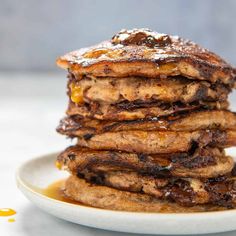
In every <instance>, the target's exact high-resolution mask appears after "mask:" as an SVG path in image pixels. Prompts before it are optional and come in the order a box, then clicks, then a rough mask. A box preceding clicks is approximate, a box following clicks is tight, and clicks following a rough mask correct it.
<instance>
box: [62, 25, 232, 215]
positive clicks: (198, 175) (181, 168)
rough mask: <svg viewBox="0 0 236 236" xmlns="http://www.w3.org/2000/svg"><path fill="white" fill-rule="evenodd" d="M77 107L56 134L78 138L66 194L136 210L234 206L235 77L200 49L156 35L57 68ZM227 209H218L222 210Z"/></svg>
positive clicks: (138, 35)
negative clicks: (231, 149) (65, 78)
mask: <svg viewBox="0 0 236 236" xmlns="http://www.w3.org/2000/svg"><path fill="white" fill-rule="evenodd" d="M57 64H58V65H59V66H60V67H62V68H64V69H67V70H68V72H69V75H68V78H69V81H68V96H69V99H70V100H69V107H68V109H67V112H66V114H67V117H65V118H64V119H63V120H61V122H60V125H59V126H58V128H57V131H58V132H59V133H61V134H64V135H67V136H68V137H72V138H77V144H76V145H75V146H72V147H69V148H67V149H66V150H65V151H64V152H62V153H61V154H60V155H59V156H58V160H57V165H58V166H59V167H60V168H62V169H66V170H68V171H69V172H70V173H71V177H69V179H68V180H67V181H66V184H65V190H64V192H65V194H66V195H67V196H68V197H70V198H72V199H74V200H77V201H79V202H82V203H84V204H87V205H91V206H95V207H101V208H108V209H114V210H129V211H153V212H162V211H175V212H176V211H177V212H178V211H179V212H183V211H195V210H196V211H204V210H209V209H221V208H234V207H235V206H236V182H235V177H234V176H235V174H236V173H234V172H236V170H234V161H233V159H232V158H231V157H230V156H227V155H226V154H225V151H224V148H227V147H231V146H234V145H236V114H235V113H233V112H231V111H229V110H228V106H229V103H228V100H227V99H228V94H229V93H230V92H231V90H232V88H234V87H235V85H236V70H235V69H234V68H233V67H232V66H231V65H229V64H227V63H226V62H225V61H224V60H223V59H221V58H220V57H219V56H217V55H215V54H214V53H212V52H210V51H208V50H206V49H204V48H202V47H200V46H198V45H197V44H195V43H193V42H191V41H188V40H184V39H182V38H179V37H177V36H169V35H166V34H159V33H157V32H153V31H150V30H147V29H133V30H122V31H120V32H119V33H118V34H116V35H114V36H113V37H112V39H111V40H109V41H105V42H102V43H100V44H98V45H96V46H93V47H90V48H83V49H80V50H78V51H74V52H71V53H69V54H67V55H65V56H63V57H61V58H59V59H58V60H57ZM216 206H219V208H216Z"/></svg>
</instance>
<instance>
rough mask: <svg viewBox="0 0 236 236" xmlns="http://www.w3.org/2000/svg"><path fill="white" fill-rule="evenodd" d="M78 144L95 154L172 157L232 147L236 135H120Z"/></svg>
mask: <svg viewBox="0 0 236 236" xmlns="http://www.w3.org/2000/svg"><path fill="white" fill-rule="evenodd" d="M77 144H78V145H79V146H83V147H87V148H91V149H95V150H119V151H125V152H137V153H147V154H155V153H175V152H186V151H188V150H190V148H191V147H192V145H193V144H194V145H198V146H199V147H205V146H207V145H212V146H217V147H231V146H234V145H235V144H236V131H230V130H227V131H220V130H200V131H193V132H173V131H119V132H107V133H103V134H97V135H93V136H84V137H79V138H78V142H77Z"/></svg>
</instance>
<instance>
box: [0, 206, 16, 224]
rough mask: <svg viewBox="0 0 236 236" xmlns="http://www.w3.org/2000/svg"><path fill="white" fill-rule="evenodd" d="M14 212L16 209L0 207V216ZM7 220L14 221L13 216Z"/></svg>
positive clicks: (11, 214) (13, 213) (10, 214)
mask: <svg viewBox="0 0 236 236" xmlns="http://www.w3.org/2000/svg"><path fill="white" fill-rule="evenodd" d="M15 214H16V211H15V210H13V209H11V208H0V217H8V216H13V215H15ZM8 222H11V223H12V222H15V219H14V218H9V219H8Z"/></svg>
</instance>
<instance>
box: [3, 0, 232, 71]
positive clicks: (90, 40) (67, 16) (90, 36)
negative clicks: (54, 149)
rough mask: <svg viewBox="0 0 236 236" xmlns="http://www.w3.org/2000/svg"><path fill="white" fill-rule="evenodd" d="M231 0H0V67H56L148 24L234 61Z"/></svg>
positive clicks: (35, 68) (4, 69) (32, 68)
mask: <svg viewBox="0 0 236 236" xmlns="http://www.w3.org/2000/svg"><path fill="white" fill-rule="evenodd" d="M235 22H236V1H235V0H198V1H190V0H161V1H159V0H119V1H118V0H67V1H65V0H41V1H39V0H21V1H19V0H0V70H1V71H14V70H16V71H19V70H21V71H25V70H26V71H28V70H30V71H48V70H58V69H57V68H56V66H55V58H56V57H58V56H59V55H61V54H64V53H66V52H67V51H71V50H74V49H77V48H80V47H83V46H88V45H91V44H94V43H97V42H99V41H101V40H104V39H107V38H110V37H111V36H112V35H113V33H114V32H117V31H119V30H120V29H121V28H133V27H148V28H151V29H154V30H156V31H160V32H164V33H170V34H178V35H180V36H183V37H186V38H190V39H192V40H194V41H196V42H198V43H200V44H202V45H203V46H205V47H207V48H209V49H211V50H213V51H215V52H216V53H219V54H220V55H222V56H223V57H224V58H225V59H227V60H228V61H230V62H231V63H232V64H234V65H236V56H235V55H236V46H235V44H236V27H235Z"/></svg>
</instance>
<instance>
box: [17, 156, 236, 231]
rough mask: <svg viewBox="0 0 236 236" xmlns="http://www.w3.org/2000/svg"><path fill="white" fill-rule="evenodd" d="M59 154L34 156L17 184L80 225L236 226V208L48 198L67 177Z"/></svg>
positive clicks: (172, 228) (48, 209)
mask: <svg viewBox="0 0 236 236" xmlns="http://www.w3.org/2000/svg"><path fill="white" fill-rule="evenodd" d="M56 155H57V154H55V153H54V154H50V155H47V156H42V157H39V158H36V159H32V160H30V161H28V162H26V163H25V164H23V165H22V166H21V167H20V168H19V169H18V171H17V176H16V178H17V185H18V187H19V189H20V190H21V191H22V192H23V194H24V195H25V196H26V197H27V198H28V199H29V200H30V201H32V202H33V203H34V204H35V205H37V206H38V207H39V208H41V209H42V210H44V211H46V212H48V213H50V214H52V215H54V216H57V217H59V218H62V219H64V220H67V221H71V222H74V223H77V224H81V225H86V226H90V227H95V228H100V229H107V230H113V231H121V232H130V233H141V234H204V233H216V232H225V231H231V230H235V229H236V210H228V211H221V212H208V213H184V214H182V213H181V214H173V213H172V214H164V213H133V212H121V211H112V210H103V209H98V208H92V207H86V206H80V205H74V204H70V203H66V202H61V201H58V200H55V199H51V198H48V197H46V196H44V195H42V194H40V193H39V192H37V191H35V189H37V188H45V187H47V186H48V185H50V184H51V183H52V182H54V181H55V180H59V179H61V178H63V177H65V176H66V173H64V172H62V171H58V170H57V169H56V168H55V166H54V162H55V158H56Z"/></svg>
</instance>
